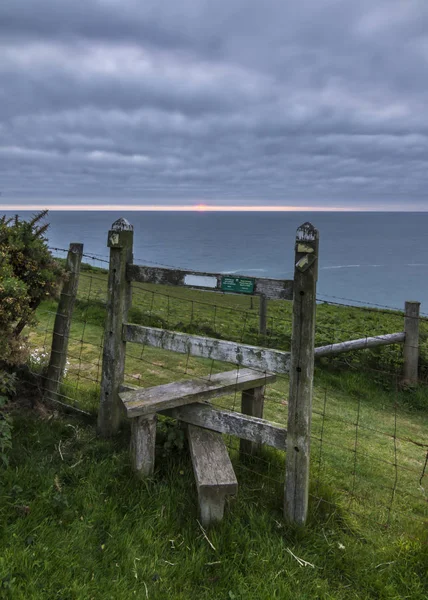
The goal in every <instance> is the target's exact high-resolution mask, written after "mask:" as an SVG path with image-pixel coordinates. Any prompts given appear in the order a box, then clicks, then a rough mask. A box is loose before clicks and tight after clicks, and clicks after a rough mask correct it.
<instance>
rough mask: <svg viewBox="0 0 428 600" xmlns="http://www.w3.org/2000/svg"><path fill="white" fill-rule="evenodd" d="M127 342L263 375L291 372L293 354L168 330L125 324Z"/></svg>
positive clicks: (124, 335) (124, 331) (124, 336)
mask: <svg viewBox="0 0 428 600" xmlns="http://www.w3.org/2000/svg"><path fill="white" fill-rule="evenodd" d="M123 339H124V341H126V342H134V343H137V344H145V345H146V346H152V347H154V348H162V349H163V350H172V351H173V352H179V353H180V354H190V356H198V357H200V358H213V359H214V360H220V361H223V362H229V363H233V364H235V365H240V366H244V367H250V368H252V369H257V370H259V371H261V372H264V371H267V372H269V373H288V371H289V363H290V353H289V352H283V351H281V350H271V349H269V348H260V347H259V346H248V345H246V344H238V343H236V342H229V341H225V340H216V339H214V338H207V337H202V336H199V335H190V334H187V333H178V332H176V331H167V330H166V329H157V328H156V327H143V326H142V325H132V324H130V323H125V324H124V326H123Z"/></svg>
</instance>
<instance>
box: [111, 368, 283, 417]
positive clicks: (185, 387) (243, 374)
mask: <svg viewBox="0 0 428 600" xmlns="http://www.w3.org/2000/svg"><path fill="white" fill-rule="evenodd" d="M275 379H276V376H275V375H271V374H268V373H266V374H265V373H260V372H258V371H253V370H252V369H240V370H233V371H226V372H224V373H216V374H215V375H212V376H211V377H210V379H193V380H190V381H175V382H174V383H166V384H163V385H156V386H154V387H150V388H140V389H137V390H134V391H131V392H122V393H120V394H119V396H120V399H121V400H122V402H123V404H124V406H125V409H126V414H127V416H128V417H129V418H130V419H132V418H134V417H141V416H143V415H153V414H154V413H157V412H159V411H160V410H165V409H167V408H174V407H175V406H183V405H184V404H191V403H193V402H201V401H206V400H210V399H211V398H216V397H218V396H225V395H226V394H229V393H233V392H237V391H243V390H249V389H252V388H257V387H261V386H264V385H265V384H266V383H270V382H272V381H275Z"/></svg>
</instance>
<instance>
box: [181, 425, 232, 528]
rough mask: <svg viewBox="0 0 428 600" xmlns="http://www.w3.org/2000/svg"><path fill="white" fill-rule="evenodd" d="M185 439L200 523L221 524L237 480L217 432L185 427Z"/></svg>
mask: <svg viewBox="0 0 428 600" xmlns="http://www.w3.org/2000/svg"><path fill="white" fill-rule="evenodd" d="M187 432H188V440H189V449H190V455H191V458H192V464H193V472H194V474H195V480H196V488H197V491H198V500H199V516H200V519H201V523H202V525H204V526H208V525H210V524H211V523H214V522H217V521H221V519H222V518H223V513H224V504H225V500H226V496H229V495H234V494H236V493H237V491H238V481H237V479H236V475H235V471H234V470H233V466H232V463H231V462H230V458H229V453H228V451H227V448H226V446H225V443H224V441H223V438H222V436H221V434H220V433H215V432H214V431H210V430H209V429H204V428H202V427H197V426H196V425H188V426H187Z"/></svg>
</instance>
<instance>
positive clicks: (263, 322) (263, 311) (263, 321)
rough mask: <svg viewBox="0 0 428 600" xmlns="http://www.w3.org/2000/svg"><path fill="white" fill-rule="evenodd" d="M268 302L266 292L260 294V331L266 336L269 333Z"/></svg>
mask: <svg viewBox="0 0 428 600" xmlns="http://www.w3.org/2000/svg"><path fill="white" fill-rule="evenodd" d="M267 303H268V300H267V298H266V296H265V295H264V294H262V295H261V296H260V304H259V332H260V335H263V336H265V335H266V333H267Z"/></svg>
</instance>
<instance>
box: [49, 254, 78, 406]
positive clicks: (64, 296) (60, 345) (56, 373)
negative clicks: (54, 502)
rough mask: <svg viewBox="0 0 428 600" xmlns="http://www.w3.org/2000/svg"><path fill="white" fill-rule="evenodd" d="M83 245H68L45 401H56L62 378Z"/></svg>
mask: <svg viewBox="0 0 428 600" xmlns="http://www.w3.org/2000/svg"><path fill="white" fill-rule="evenodd" d="M82 254H83V244H75V243H72V244H70V247H69V250H68V254H67V262H66V267H65V269H66V272H67V279H66V281H65V282H64V285H63V288H62V292H61V296H60V299H59V302H58V308H57V311H56V316H55V324H54V328H53V335H52V347H51V355H50V359H49V366H48V371H47V374H46V378H45V384H44V385H45V393H44V398H45V400H50V401H57V400H58V398H57V395H58V390H59V386H60V385H61V381H62V378H63V376H64V370H65V365H66V362H67V348H68V339H69V336H70V327H71V319H72V316H73V310H74V304H75V302H76V297H77V289H78V287H79V274H80V265H81V262H82Z"/></svg>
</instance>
